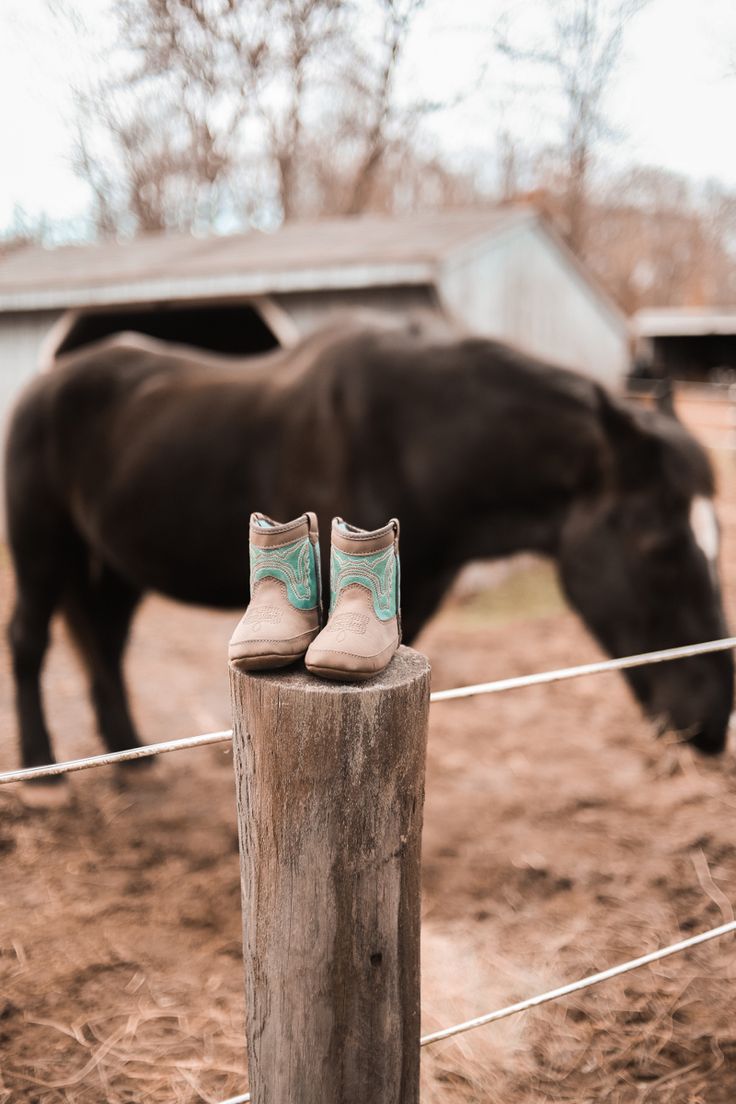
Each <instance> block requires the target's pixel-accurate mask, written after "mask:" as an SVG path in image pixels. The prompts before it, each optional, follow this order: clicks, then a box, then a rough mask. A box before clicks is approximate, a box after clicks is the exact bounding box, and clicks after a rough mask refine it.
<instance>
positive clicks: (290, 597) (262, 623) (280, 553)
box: [229, 514, 321, 670]
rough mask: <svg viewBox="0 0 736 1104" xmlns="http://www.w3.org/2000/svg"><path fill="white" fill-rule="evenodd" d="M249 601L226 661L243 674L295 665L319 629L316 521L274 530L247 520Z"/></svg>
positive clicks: (270, 524) (260, 519) (261, 518)
mask: <svg viewBox="0 0 736 1104" xmlns="http://www.w3.org/2000/svg"><path fill="white" fill-rule="evenodd" d="M250 557H251V600H250V604H249V605H248V608H247V610H246V611H245V613H244V615H243V617H242V618H241V619H240V621H239V623H238V625H237V627H236V629H235V632H234V633H233V635H232V637H231V639H230V646H229V656H230V659H231V660H232V661H233V662H234V663H236V664H237V665H238V666H239V667H243V668H245V669H246V670H266V669H268V668H272V667H285V666H286V665H287V664H289V663H294V662H295V661H296V660H298V659H300V658H301V657H302V656H303V655H304V653H305V652H306V650H307V648H308V647H309V644H310V642H311V641H312V640H313V639H314V638H315V636H316V635H317V633H318V632H319V628H320V624H321V595H320V582H319V580H320V566H319V536H318V531H317V518H316V517H315V515H314V514H303V515H302V516H301V517H299V518H296V519H295V520H294V521H290V522H286V523H285V524H280V523H279V522H274V521H273V520H272V519H271V518H268V517H266V516H265V515H264V514H253V515H252V516H251V525H250Z"/></svg>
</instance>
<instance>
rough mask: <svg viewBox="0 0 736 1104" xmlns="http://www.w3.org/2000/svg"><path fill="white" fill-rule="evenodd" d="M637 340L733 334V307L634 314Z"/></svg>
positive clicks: (735, 311)
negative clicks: (638, 338)
mask: <svg viewBox="0 0 736 1104" xmlns="http://www.w3.org/2000/svg"><path fill="white" fill-rule="evenodd" d="M634 330H635V332H636V334H637V336H639V337H652V338H656V337H708V336H711V335H715V334H718V335H719V336H720V335H726V336H732V335H734V334H736V307H660V308H657V309H647V310H640V311H637V312H636V314H635V315H634Z"/></svg>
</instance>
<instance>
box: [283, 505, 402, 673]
mask: <svg viewBox="0 0 736 1104" xmlns="http://www.w3.org/2000/svg"><path fill="white" fill-rule="evenodd" d="M398 572H399V560H398V522H396V521H395V520H392V521H390V522H389V523H388V525H385V526H384V527H383V528H382V529H376V530H374V531H372V532H368V531H366V530H363V529H356V528H355V527H354V526H349V525H346V523H345V522H343V521H342V519H341V518H335V519H334V521H333V523H332V554H331V557H330V585H331V590H332V601H331V609H330V616H329V619H328V621H327V624H326V625H325V627H324V629H323V630H322V632H321V633H320V634H319V636H318V637H317V638H316V640H315V641H314V642H313V643H312V644H311V645H310V646H309V650H308V652H307V655H306V657H305V663H306V665H307V668H308V670H309V671H311V672H312V673H313V674H315V675H321V676H322V677H323V678H331V679H340V680H345V681H351V680H361V679H367V678H371V677H372V676H373V675H376V674H378V672H379V671H382V670H383V669H384V668H385V667H386V666H387V665H388V664H389V663H390V662H391V659H392V658H393V655H394V652H395V651H396V649H397V648H398V646H399V643H400V641H401V631H400V623H399V616H400V615H399V578H398Z"/></svg>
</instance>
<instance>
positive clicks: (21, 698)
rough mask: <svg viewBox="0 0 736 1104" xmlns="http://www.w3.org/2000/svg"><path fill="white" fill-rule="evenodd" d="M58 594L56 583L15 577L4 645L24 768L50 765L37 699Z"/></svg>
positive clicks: (24, 575)
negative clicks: (9, 664)
mask: <svg viewBox="0 0 736 1104" xmlns="http://www.w3.org/2000/svg"><path fill="white" fill-rule="evenodd" d="M58 593H59V591H58V582H57V580H54V579H48V578H47V579H43V580H42V579H36V580H35V582H34V581H33V580H32V579H31V578H29V574H28V572H23V573H22V574H21V575H19V577H18V591H17V595H16V601H15V607H14V609H13V613H12V616H11V619H10V624H9V625H8V642H9V644H10V653H11V657H12V666H13V677H14V680H15V699H16V708H17V714H18V726H19V730H20V747H21V762H22V764H23V766H24V767H39V766H44V765H46V764H49V763H53V762H54V756H53V752H52V751H51V740H50V737H49V731H48V728H47V726H46V718H45V716H44V710H43V702H42V699H41V668H42V666H43V661H44V658H45V655H46V651H47V648H48V643H49V622H50V620H51V617H52V614H53V612H54V609H55V607H56V604H57V601H58Z"/></svg>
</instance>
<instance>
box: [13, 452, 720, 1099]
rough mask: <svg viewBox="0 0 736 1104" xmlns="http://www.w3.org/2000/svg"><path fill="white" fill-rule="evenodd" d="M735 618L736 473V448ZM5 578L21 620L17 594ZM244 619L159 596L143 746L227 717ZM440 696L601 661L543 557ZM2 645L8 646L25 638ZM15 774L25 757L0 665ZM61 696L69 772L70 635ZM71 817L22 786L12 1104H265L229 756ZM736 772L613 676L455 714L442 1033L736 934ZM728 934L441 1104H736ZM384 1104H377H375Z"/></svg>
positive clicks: (79, 700) (491, 610) (466, 1060)
mask: <svg viewBox="0 0 736 1104" xmlns="http://www.w3.org/2000/svg"><path fill="white" fill-rule="evenodd" d="M719 459H720V466H721V468H722V473H723V476H724V480H723V483H724V488H725V492H726V493H725V498H726V504H725V508H724V511H723V516H724V520H725V525H724V528H725V546H724V558H723V568H724V576H725V582H726V593H727V599H728V605H729V610H730V614H731V619H732V622H736V478H735V477H734V476H733V475H732V474H731V473H732V470H733V471H736V459H735V458H734V456H733V455H731V454H728V453H723V454H720V457H719ZM10 592H11V584H10V573H9V569H8V565H7V562H4V563H3V564H2V565H1V567H0V619H1V620H2V621H5V618H6V615H7V610H8V607H9V604H10V596H11V595H10ZM232 623H233V617H232V616H231V615H219V614H213V613H211V612H207V611H200V610H188V609H185V608H183V607H180V606H175V605H173V604H170V603H167V602H165V601H163V600H161V599H159V598H153V599H150V600H149V601H148V602H147V603H146V605H145V607H144V609H143V611H142V613H141V615H140V616H139V618H138V620H137V622H136V624H135V631H134V638H133V643H132V648H131V652H130V657H129V666H128V672H129V680H130V684H131V687H132V692H133V700H134V706H135V712H136V715H137V718H138V720H139V722H140V725H141V729H142V732H143V734H144V737H145V739H147V740H149V741H158V740H163V739H167V738H173V737H175V736H183V735H189V734H194V733H196V732H201V731H208V730H212V729H218V728H223V727H229V716H228V700H227V686H226V675H225V670H224V662H223V650H224V645H225V642H226V639H227V637H228V635H229V632H230V629H231V626H232ZM420 647H421V648H422V649H423V650H424V651H425V652H426V653H427V654H428V655H429V657H430V659H431V662H432V667H433V685H434V687H435V688H442V687H448V686H456V685H461V684H463V683H470V682H475V681H481V680H486V679H491V678H496V677H502V676H505V675H513V674H522V673H525V672H529V671H535V670H542V669H546V668H553V667H557V666H559V665H568V664H573V663H578V662H585V661H587V660H589V659H593V658H596V657H598V656H599V652H598V649H597V648H596V647H595V645H594V644H593V643H592V642H591V640H590V638H589V637H588V636H587V635H586V633H585V631H584V630H583V628H582V627H581V625H580V624H579V622H578V621H577V620H576V619H575V617H574V616H573V615H572V614H571V613H569V612H568V611H567V610H566V609H565V608H564V606H563V604H562V602H561V600H560V597H559V594H558V592H557V590H556V584H555V582H554V578H553V575H552V573H551V571H550V569H549V568H548V567H546V566H545V565H533V566H531V567H528V568H525V569H524V570H521V571H519V572H516V573H515V574H512V575H511V576H509V577H508V578H507V579H506V580H505V581H504V582H503V583H502V585H501V586H500V588H497V589H495V590H493V591H490V592H485V593H483V594H480V595H476V596H469V595H467V594H466V593H464V594H463V598H462V600H461V599H460V598H456V599H455V600H451V601H449V602H448V604H447V605H446V607H445V608H444V610H443V611H442V612H441V614H440V615H439V616H438V617H437V618H436V619H435V620H434V622H433V623H432V624H431V626H430V627H429V628H428V630H427V631H426V633H425V634H424V636H423V638H422V640H421V641H420ZM3 649H4V645H3ZM0 664H1V665H0V733H1V734H2V741H0V769H8V768H10V767H12V766H14V765H15V764H16V761H17V760H16V748H15V741H14V720H13V716H12V710H11V687H10V677H9V669H8V661H7V652H6V651H5V650H2V652H1V653H0ZM45 690H46V697H47V702H48V707H49V713H50V718H51V722H52V725H53V733H54V739H55V749H56V753H57V756H58V757H59V758H64V759H66V758H72V757H74V756H78V755H85V754H92V753H95V752H98V751H100V750H101V749H100V744H99V742H98V740H97V738H96V736H95V733H94V728H93V723H92V718H91V714H90V710H89V706H88V704H87V699H86V696H85V691H84V682H83V679H82V675H81V673H80V671H79V669H78V666H77V663H76V660H75V657H74V655H73V653H72V651H71V649H70V647H69V645H68V642H67V640H66V638H65V636H64V632H63V629H62V627H61V626H57V628H56V631H55V638H54V647H53V650H52V653H51V657H50V662H49V664H48V668H47V671H46V677H45ZM70 789H71V798H70V802H69V804H68V805H67V807H65V808H63V809H58V810H46V811H38V810H31V809H28V808H26V807H25V806H24V804H23V802H22V800H21V797H20V795H19V794H18V792H17V791H16V790H15V788H14V787H5V788H4V789H2V790H0V879H1V880H0V887H1V888H0V1104H11V1102H12V1104H16V1102H17V1104H21V1102H24V1104H31V1102H36V1104H123V1102H125V1104H142V1102H145V1101H150V1102H154V1104H157V1102H161V1104H163V1102H168V1104H172V1102H181V1104H184V1102H187V1104H194V1102H196V1101H205V1102H208V1104H216V1102H217V1101H220V1100H223V1099H224V1098H226V1097H228V1096H230V1095H233V1094H235V1093H237V1092H243V1091H244V1090H245V1088H246V1087H247V1070H246V1068H245V1058H244V1043H243V1038H244V1027H243V995H242V967H241V960H240V905H239V883H238V856H237V841H236V833H235V824H234V795H233V781H232V776H231V762H230V753H229V751H228V750H226V749H225V750H223V749H221V748H206V749H202V750H197V751H189V752H182V753H178V754H176V755H171V756H168V757H165V758H163V759H161V760H160V761H159V762H158V764H157V766H156V767H155V769H154V770H152V771H151V772H150V773H148V774H147V775H146V777H145V778H142V777H140V776H138V775H136V776H135V777H132V778H127V779H121V778H120V777H119V775H118V774H116V773H115V772H114V771H112V770H105V771H102V770H96V771H90V772H87V773H84V774H79V775H75V776H73V777H72V780H71V784H70ZM734 898H736V758H734V754H733V751H730V752H729V753H728V754H727V755H726V756H725V757H724V758H723V759H722V760H721V761H719V762H717V763H707V762H705V761H703V760H701V759H698V758H696V757H695V756H694V755H692V754H691V753H690V752H689V751H688V750H685V749H682V748H681V747H677V746H674V745H673V744H671V743H667V742H666V741H665V742H661V741H660V742H657V741H655V738H654V736H653V734H652V732H651V730H650V729H649V727H648V725H647V724H646V723H645V722H644V721H643V720H642V719H641V717H640V716H639V714H638V712H637V709H636V708H635V707H634V705H633V704H632V703H631V701H630V700H629V697H628V694H627V691H626V689H625V686H624V683H623V681H622V679H621V678H620V677H619V676H617V675H605V676H598V677H595V678H587V679H582V680H577V681H573V682H568V683H561V684H555V685H550V686H547V687H538V688H532V689H526V690H521V691H516V692H512V693H507V694H502V695H496V696H493V697H480V698H476V699H470V700H467V701H456V702H447V703H442V704H436V705H434V706H432V710H431V731H430V742H429V765H428V778H427V805H426V818H425V835H424V898H423V925H424V926H423V975H424V992H423V1005H424V1014H423V1020H424V1029H425V1030H432V1029H434V1028H437V1027H441V1026H445V1025H448V1024H451V1023H455V1022H457V1021H458V1020H461V1019H464V1018H466V1017H468V1016H473V1015H477V1014H479V1013H482V1012H485V1011H489V1010H491V1009H493V1008H495V1007H497V1006H500V1005H503V1004H506V1003H508V1002H510V1001H512V1000H515V999H519V998H521V997H524V996H528V995H531V994H534V993H536V992H538V991H542V990H544V989H546V988H549V987H552V986H554V985H557V984H561V983H563V982H565V981H568V980H573V979H575V978H577V977H579V976H582V975H584V974H586V973H589V972H592V971H594V970H598V969H602V968H605V967H606V966H609V965H613V964H614V963H616V962H619V961H622V960H623V959H626V958H629V957H633V956H635V955H638V954H640V953H642V952H644V951H646V950H651V949H653V948H655V947H657V946H659V945H662V944H665V943H668V942H671V941H674V940H676V939H677V938H678V937H681V936H683V935H684V934H688V933H693V932H696V931H699V930H701V929H705V928H708V927H712V926H714V925H716V924H719V923H722V922H723V921H725V920H730V919H732V918H733V912H732V910H731V905H730V903H729V902H730V901H731V900H733V899H734ZM735 999H736V948H735V947H734V943H733V940H732V939H731V938H726V939H723V940H719V941H717V942H715V943H711V944H708V945H707V946H704V947H702V948H699V949H697V950H695V951H693V952H690V953H688V954H686V955H681V956H677V957H675V958H672V959H669V960H666V961H664V962H661V963H659V964H657V965H655V966H652V967H647V968H645V969H643V970H640V971H638V972H636V973H633V974H630V975H628V976H627V977H625V978H623V979H620V980H617V981H613V982H609V983H607V984H605V985H602V986H600V987H598V988H596V989H593V990H590V991H588V992H586V993H583V994H580V995H578V996H575V997H571V998H568V999H566V1000H562V1001H560V1002H557V1003H555V1004H551V1005H547V1006H545V1007H544V1008H542V1009H539V1010H537V1011H534V1012H530V1013H527V1014H525V1015H522V1016H517V1017H514V1018H512V1019H510V1020H507V1021H504V1022H503V1023H500V1024H498V1025H492V1026H488V1027H484V1028H482V1029H480V1030H477V1031H474V1032H472V1033H470V1034H468V1035H465V1036H463V1037H461V1038H460V1039H458V1040H456V1041H450V1042H445V1043H440V1044H438V1045H436V1046H434V1047H430V1048H426V1049H425V1051H424V1052H423V1058H422V1065H423V1095H422V1100H423V1104H439V1102H440V1101H441V1102H442V1104H460V1102H463V1104H470V1102H476V1104H495V1102H498V1104H539V1102H541V1101H569V1102H574V1104H586V1102H593V1101H596V1102H598V1101H610V1102H621V1104H634V1102H636V1104H644V1102H646V1104H665V1102H668V1104H670V1102H671V1104H685V1102H688V1104H732V1102H733V1101H734V1100H735V1099H736V1019H735V1018H734V1014H733V1013H734V1000H735ZM376 1104H380V1102H378V1101H377V1102H376Z"/></svg>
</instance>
